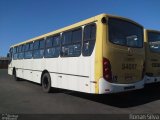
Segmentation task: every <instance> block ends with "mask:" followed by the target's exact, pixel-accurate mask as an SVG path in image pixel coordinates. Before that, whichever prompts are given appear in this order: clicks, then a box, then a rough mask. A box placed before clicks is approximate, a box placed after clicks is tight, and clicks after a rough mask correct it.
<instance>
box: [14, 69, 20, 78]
mask: <svg viewBox="0 0 160 120" xmlns="http://www.w3.org/2000/svg"><path fill="white" fill-rule="evenodd" d="M13 79H14V80H15V81H18V80H19V78H18V77H17V73H16V70H14V71H13Z"/></svg>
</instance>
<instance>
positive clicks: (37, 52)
mask: <svg viewBox="0 0 160 120" xmlns="http://www.w3.org/2000/svg"><path fill="white" fill-rule="evenodd" d="M33 48H34V52H33V58H43V55H44V48H45V40H38V41H35V42H34V45H33Z"/></svg>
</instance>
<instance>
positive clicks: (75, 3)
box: [0, 0, 160, 56]
mask: <svg viewBox="0 0 160 120" xmlns="http://www.w3.org/2000/svg"><path fill="white" fill-rule="evenodd" d="M159 12H160V0H0V56H5V55H6V54H7V52H8V49H9V46H10V45H12V44H15V43H18V42H22V41H25V40H27V39H30V38H33V37H36V36H39V35H41V34H45V33H47V32H51V31H53V30H56V29H59V28H61V27H65V26H67V25H70V24H73V23H76V22H78V21H81V20H84V19H86V18H89V17H92V16H95V15H98V14H100V13H109V14H113V15H118V16H123V17H127V18H130V19H132V20H134V21H136V22H138V23H140V24H142V25H143V26H144V27H145V28H149V29H156V30H160V13H159Z"/></svg>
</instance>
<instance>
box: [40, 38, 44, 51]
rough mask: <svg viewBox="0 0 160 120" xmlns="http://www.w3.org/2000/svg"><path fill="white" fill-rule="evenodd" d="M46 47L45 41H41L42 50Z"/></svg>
mask: <svg viewBox="0 0 160 120" xmlns="http://www.w3.org/2000/svg"><path fill="white" fill-rule="evenodd" d="M44 47H45V41H44V40H41V41H40V49H44Z"/></svg>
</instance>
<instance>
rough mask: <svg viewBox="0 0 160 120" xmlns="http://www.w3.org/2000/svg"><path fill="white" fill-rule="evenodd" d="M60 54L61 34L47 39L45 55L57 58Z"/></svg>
mask: <svg viewBox="0 0 160 120" xmlns="http://www.w3.org/2000/svg"><path fill="white" fill-rule="evenodd" d="M59 54H60V36H59V35H58V36H52V37H50V38H49V39H47V40H46V49H45V57H46V58H53V57H54V58H55V57H59Z"/></svg>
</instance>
